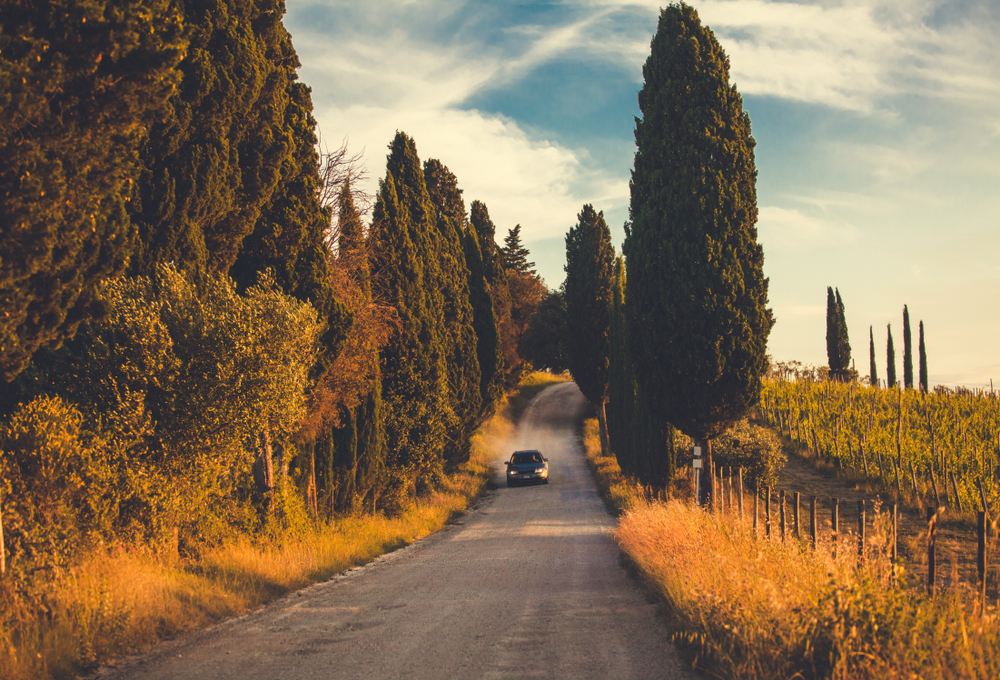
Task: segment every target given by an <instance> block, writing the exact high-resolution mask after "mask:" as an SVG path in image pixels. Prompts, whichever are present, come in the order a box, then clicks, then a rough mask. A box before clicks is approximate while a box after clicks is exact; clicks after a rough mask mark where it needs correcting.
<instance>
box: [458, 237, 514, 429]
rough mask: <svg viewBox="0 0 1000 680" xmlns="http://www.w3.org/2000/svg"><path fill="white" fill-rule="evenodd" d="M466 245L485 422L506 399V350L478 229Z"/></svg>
mask: <svg viewBox="0 0 1000 680" xmlns="http://www.w3.org/2000/svg"><path fill="white" fill-rule="evenodd" d="M463 245H464V247H465V262H466V265H467V266H468V268H469V302H470V303H471V304H472V325H473V328H474V329H475V332H476V356H477V358H478V360H479V396H480V401H481V406H480V415H479V419H478V421H479V422H480V423H482V422H485V421H486V419H488V418H489V417H490V416H491V415H493V413H494V412H495V411H496V407H497V406H498V405H499V403H500V401H501V400H502V399H503V378H504V369H503V352H502V348H501V346H500V329H499V327H498V324H497V316H496V313H495V312H494V307H493V298H492V297H491V295H490V284H489V282H488V280H487V278H486V266H485V264H484V263H483V255H482V251H481V250H480V248H479V237H478V236H477V232H476V230H475V229H467V230H466V232H465V238H464V239H463Z"/></svg>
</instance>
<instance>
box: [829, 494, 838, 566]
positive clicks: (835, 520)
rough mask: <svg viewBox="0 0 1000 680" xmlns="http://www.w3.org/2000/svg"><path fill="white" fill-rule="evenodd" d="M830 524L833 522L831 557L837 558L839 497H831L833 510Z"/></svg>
mask: <svg viewBox="0 0 1000 680" xmlns="http://www.w3.org/2000/svg"><path fill="white" fill-rule="evenodd" d="M830 520H831V524H833V536H832V538H833V559H837V539H838V538H839V533H840V499H839V498H834V499H833V510H832V515H831V517H830Z"/></svg>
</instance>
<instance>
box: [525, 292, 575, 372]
mask: <svg viewBox="0 0 1000 680" xmlns="http://www.w3.org/2000/svg"><path fill="white" fill-rule="evenodd" d="M568 336H569V328H568V324H567V318H566V294H565V289H564V288H561V289H559V290H550V291H549V292H547V293H546V294H545V297H544V298H542V301H541V303H539V305H538V309H537V310H535V313H534V314H533V315H532V316H531V321H529V322H528V328H527V330H526V331H525V332H524V335H522V336H521V340H520V342H518V345H517V351H518V353H519V354H520V355H521V356H522V357H523V358H524V360H525V361H527V362H528V363H530V364H531V367H532V368H533V369H535V370H537V371H551V372H553V373H562V372H563V371H565V370H567V369H568V368H569V362H568V360H567V356H566V342H567V338H568Z"/></svg>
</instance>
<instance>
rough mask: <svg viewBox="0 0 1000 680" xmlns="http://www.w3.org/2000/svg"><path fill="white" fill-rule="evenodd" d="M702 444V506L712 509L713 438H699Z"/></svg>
mask: <svg viewBox="0 0 1000 680" xmlns="http://www.w3.org/2000/svg"><path fill="white" fill-rule="evenodd" d="M698 443H699V444H700V445H701V498H700V499H699V500H700V502H701V504H702V506H703V507H705V508H706V509H711V507H712V501H713V500H714V499H713V498H712V481H713V480H712V470H713V468H712V440H711V439H699V440H698Z"/></svg>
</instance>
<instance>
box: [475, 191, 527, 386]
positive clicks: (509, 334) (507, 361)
mask: <svg viewBox="0 0 1000 680" xmlns="http://www.w3.org/2000/svg"><path fill="white" fill-rule="evenodd" d="M469 222H470V226H471V230H474V231H475V232H476V239H477V240H478V242H479V249H480V253H481V255H482V258H483V271H484V273H485V275H486V283H487V284H488V285H489V288H490V299H491V300H492V301H493V313H494V315H496V323H497V335H498V340H499V343H500V355H501V359H502V363H503V366H502V370H503V374H504V384H506V383H507V377H508V375H509V373H510V371H511V370H513V368H514V367H516V366H518V365H519V364H520V363H521V359H520V357H519V356H518V352H517V343H518V336H517V333H516V330H515V328H514V323H513V319H512V318H511V312H512V308H513V305H512V303H511V299H510V282H509V280H508V277H507V271H506V270H505V269H504V267H503V252H502V251H501V249H500V248H498V247H497V243H496V225H494V224H493V220H491V219H490V212H489V209H488V208H487V207H486V204H485V203H483V202H482V201H473V202H472V205H471V206H469ZM480 370H482V365H481V366H480Z"/></svg>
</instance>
